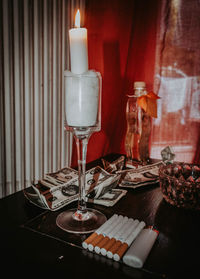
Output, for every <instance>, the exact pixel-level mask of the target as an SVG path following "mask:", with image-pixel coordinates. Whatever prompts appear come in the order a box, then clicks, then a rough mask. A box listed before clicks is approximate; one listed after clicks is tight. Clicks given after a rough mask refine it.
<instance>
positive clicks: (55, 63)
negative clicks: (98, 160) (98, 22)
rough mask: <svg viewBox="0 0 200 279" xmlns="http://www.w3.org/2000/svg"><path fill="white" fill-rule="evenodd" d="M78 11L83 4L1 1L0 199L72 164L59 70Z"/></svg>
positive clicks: (63, 64) (63, 66) (57, 0)
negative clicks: (65, 127)
mask: <svg viewBox="0 0 200 279" xmlns="http://www.w3.org/2000/svg"><path fill="white" fill-rule="evenodd" d="M76 6H81V7H82V9H83V8H84V2H83V1H73V0H71V1H67V0H52V1H49V0H42V1H41V0H24V1H22V0H3V1H1V2H0V13H1V14H0V61H1V65H0V67H1V71H0V92H1V95H0V162H1V163H0V197H4V196H6V195H9V194H11V193H14V192H16V191H18V190H21V189H23V188H25V187H28V186H30V184H31V181H33V180H35V181H37V180H38V179H39V178H41V177H42V175H43V174H44V173H47V172H51V171H56V170H57V169H59V168H62V167H64V166H66V165H70V160H71V149H72V148H71V146H72V137H71V135H70V134H68V133H67V132H65V131H64V119H65V113H64V81H63V71H64V69H67V68H69V59H68V56H69V49H68V48H69V47H68V46H69V44H68V36H67V34H68V28H70V27H71V26H72V20H73V14H74V10H75V8H76Z"/></svg>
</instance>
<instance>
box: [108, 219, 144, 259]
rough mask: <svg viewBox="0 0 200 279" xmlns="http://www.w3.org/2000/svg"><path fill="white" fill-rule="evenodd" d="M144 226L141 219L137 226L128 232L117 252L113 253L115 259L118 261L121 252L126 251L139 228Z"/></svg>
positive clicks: (139, 230)
mask: <svg viewBox="0 0 200 279" xmlns="http://www.w3.org/2000/svg"><path fill="white" fill-rule="evenodd" d="M144 227H145V222H143V221H141V222H140V223H139V224H138V225H137V227H136V228H135V229H134V230H133V231H132V233H130V235H129V236H128V237H127V239H126V240H125V241H124V243H123V244H122V245H121V246H120V248H119V249H118V250H117V252H116V253H115V254H114V255H113V259H114V260H115V261H119V260H120V258H121V257H122V256H123V254H124V253H125V252H126V250H127V249H128V247H129V246H130V245H131V243H132V242H133V241H134V240H135V238H136V237H137V236H138V234H139V233H140V232H141V230H142V229H143V228H144Z"/></svg>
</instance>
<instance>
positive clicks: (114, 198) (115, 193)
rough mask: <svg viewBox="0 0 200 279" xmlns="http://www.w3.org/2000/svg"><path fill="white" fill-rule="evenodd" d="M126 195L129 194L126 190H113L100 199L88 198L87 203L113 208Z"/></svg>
mask: <svg viewBox="0 0 200 279" xmlns="http://www.w3.org/2000/svg"><path fill="white" fill-rule="evenodd" d="M126 193H127V191H126V190H122V189H111V190H109V191H108V192H106V193H105V194H104V195H102V196H101V197H100V198H98V199H92V198H89V197H87V202H90V203H94V204H101V205H104V206H113V205H115V204H116V203H117V202H118V201H119V200H120V199H121V198H122V197H123V196H125V195H126Z"/></svg>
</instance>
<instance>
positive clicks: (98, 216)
mask: <svg viewBox="0 0 200 279" xmlns="http://www.w3.org/2000/svg"><path fill="white" fill-rule="evenodd" d="M76 213H77V208H76V209H69V210H67V211H64V212H62V213H60V214H59V215H58V216H57V218H56V224H57V226H58V227H60V228H61V229H62V230H64V231H67V232H70V233H83V234H84V233H91V232H93V231H95V230H97V229H98V228H99V227H100V226H101V225H102V224H103V223H105V221H106V220H107V218H106V216H105V215H104V214H103V213H101V212H100V211H98V210H95V209H92V208H87V213H86V214H87V218H85V220H79V219H78V218H76V215H77V214H76Z"/></svg>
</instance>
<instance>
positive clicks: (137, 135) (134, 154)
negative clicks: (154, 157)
mask: <svg viewBox="0 0 200 279" xmlns="http://www.w3.org/2000/svg"><path fill="white" fill-rule="evenodd" d="M138 85H139V87H137V86H138ZM144 94H146V89H145V83H144V82H135V83H134V94H133V95H128V100H127V105H126V121H127V130H126V137H125V150H126V156H127V161H128V163H131V162H133V161H138V162H140V163H147V162H148V160H149V137H150V133H151V117H150V116H149V115H147V113H146V112H145V111H144V110H143V109H142V108H141V107H140V106H139V105H138V102H137V100H138V98H139V97H140V96H142V95H144Z"/></svg>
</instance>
